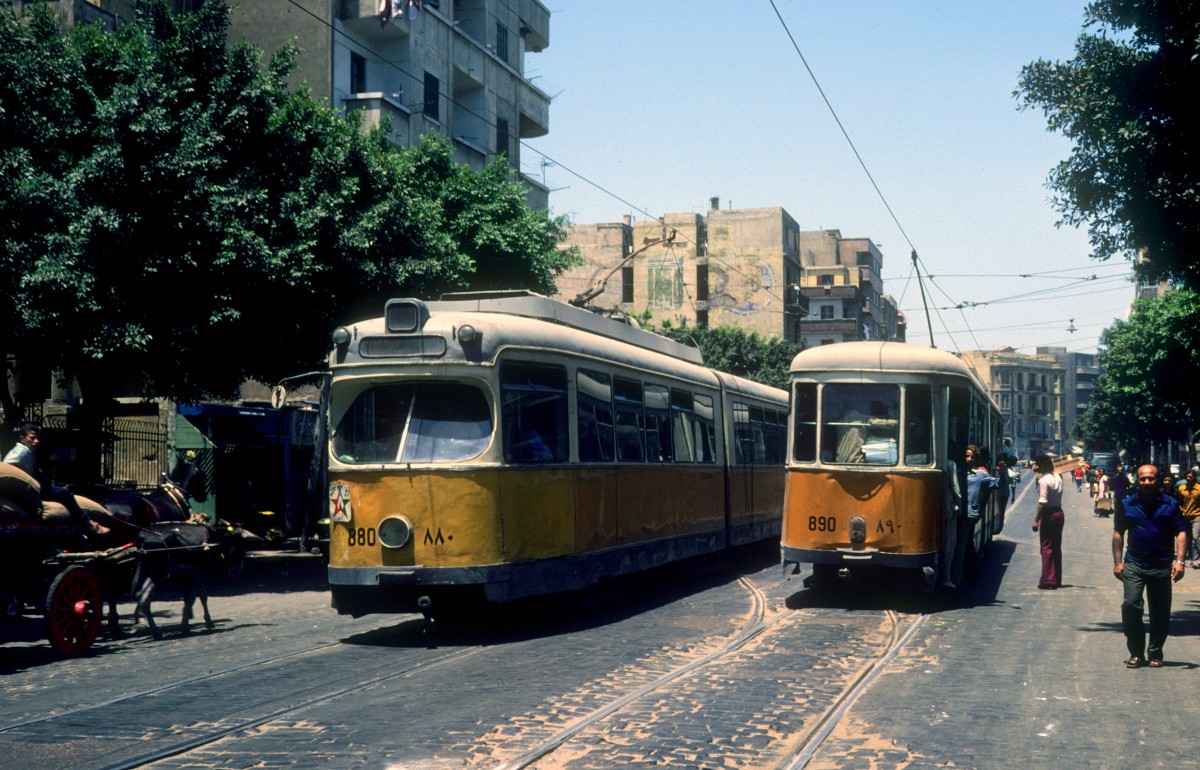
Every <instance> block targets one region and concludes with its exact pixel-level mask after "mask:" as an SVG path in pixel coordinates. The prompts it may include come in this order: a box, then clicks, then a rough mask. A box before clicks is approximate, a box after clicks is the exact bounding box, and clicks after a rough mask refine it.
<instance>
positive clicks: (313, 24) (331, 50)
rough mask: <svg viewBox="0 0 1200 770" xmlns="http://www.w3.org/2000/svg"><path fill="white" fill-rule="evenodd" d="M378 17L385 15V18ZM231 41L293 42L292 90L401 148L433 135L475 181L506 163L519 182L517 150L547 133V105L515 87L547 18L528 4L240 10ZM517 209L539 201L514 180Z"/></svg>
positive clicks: (544, 200)
mask: <svg viewBox="0 0 1200 770" xmlns="http://www.w3.org/2000/svg"><path fill="white" fill-rule="evenodd" d="M385 7H388V6H385ZM232 8H233V12H232V17H231V25H230V36H229V37H230V40H231V41H236V40H239V39H242V38H245V39H246V40H247V41H249V42H250V43H253V44H254V45H256V46H258V47H260V48H262V49H264V50H265V51H267V52H268V53H270V52H272V51H275V50H277V49H279V48H280V47H281V46H283V45H284V44H285V43H286V42H287V41H289V40H291V39H292V38H296V39H297V42H298V43H299V45H300V48H301V49H302V51H303V53H302V54H301V56H300V58H299V60H298V66H297V70H296V72H295V75H294V81H295V82H294V83H293V85H299V84H301V83H306V84H307V85H308V87H309V89H311V91H312V93H313V95H315V96H318V97H321V98H324V99H327V100H328V101H329V103H330V105H332V106H333V107H334V108H336V109H345V110H347V111H350V110H361V111H362V112H363V117H364V122H365V124H366V125H367V126H376V125H379V124H380V123H381V122H383V121H384V120H385V119H386V120H387V121H388V122H389V123H390V128H389V135H390V138H391V140H392V142H393V143H395V144H396V145H398V146H401V147H406V146H411V145H413V144H416V143H417V142H418V141H419V139H420V137H421V135H422V134H425V133H426V132H429V131H438V132H441V133H443V134H445V135H446V136H448V137H450V139H451V141H452V142H453V145H454V157H455V160H456V161H458V162H459V163H465V164H466V165H468V166H469V167H471V168H472V169H474V170H476V171H478V170H480V169H482V168H483V167H484V165H486V164H487V163H489V162H490V161H492V160H494V159H495V158H497V157H499V156H504V157H506V158H507V159H508V162H509V163H510V164H511V165H512V166H513V169H514V171H515V172H517V173H518V174H520V169H521V142H520V140H522V139H528V138H532V137H538V136H544V135H545V134H547V133H548V132H549V130H550V97H549V96H548V95H546V94H545V93H543V92H542V91H541V90H540V89H539V88H537V86H535V85H534V84H533V83H532V82H531V81H530V80H529V79H528V78H527V77H525V56H526V54H528V53H535V52H538V51H542V50H544V49H545V48H546V47H547V46H548V45H549V44H550V12H549V10H547V9H546V6H544V5H543V4H542V3H541V2H539V1H538V0H420V1H419V2H418V1H415V0H414V1H412V2H410V1H409V0H391V3H390V7H388V8H389V11H388V12H389V14H390V16H389V18H387V19H386V20H383V18H382V17H381V13H380V3H379V0H334V2H329V1H328V0H243V2H240V3H234V4H232ZM520 178H521V180H522V182H524V184H525V187H526V190H527V191H528V194H527V201H528V202H529V204H530V205H531V206H533V207H534V208H539V209H545V208H547V206H548V203H549V191H548V189H547V188H546V186H545V185H544V184H543V183H542V182H541V181H540V180H538V179H535V178H533V177H531V176H528V175H524V174H520Z"/></svg>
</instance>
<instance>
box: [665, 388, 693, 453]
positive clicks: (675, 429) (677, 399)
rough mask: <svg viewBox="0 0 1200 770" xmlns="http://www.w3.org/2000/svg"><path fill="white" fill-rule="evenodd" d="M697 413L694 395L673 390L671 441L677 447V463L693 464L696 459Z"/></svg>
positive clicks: (684, 391)
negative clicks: (694, 408) (693, 406)
mask: <svg viewBox="0 0 1200 770" xmlns="http://www.w3.org/2000/svg"><path fill="white" fill-rule="evenodd" d="M694 428H695V412H694V411H693V409H692V394H691V393H689V392H688V391H686V390H676V389H675V388H671V440H672V443H673V444H674V446H675V453H674V457H675V462H677V463H691V462H695V459H696V434H695V431H694Z"/></svg>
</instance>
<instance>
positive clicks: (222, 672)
mask: <svg viewBox="0 0 1200 770" xmlns="http://www.w3.org/2000/svg"><path fill="white" fill-rule="evenodd" d="M342 644H343V643H342V642H326V643H324V644H315V645H313V646H311V647H305V648H302V649H299V650H291V651H290V652H286V653H283V654H280V655H269V656H266V657H262V658H258V659H256V660H250V661H245V662H243V663H239V664H237V665H234V666H228V667H226V668H221V669H217V670H215V671H206V672H205V673H203V674H196V675H194V676H189V677H184V678H182V679H175V680H172V681H170V682H165V683H163V684H160V685H156V686H154V687H149V688H146V689H144V690H136V691H134V692H129V693H125V694H123V695H119V696H117V697H115V698H109V699H108V700H104V701H100V702H98V703H87V704H84V705H81V706H76V707H75V708H71V709H66V710H64V711H56V712H54V713H53V714H43V715H42V716H37V717H30V718H28V719H22V720H19V721H16V722H10V723H8V724H4V725H0V734H3V733H6V732H8V731H10V730H15V729H17V728H20V727H28V726H30V725H35V724H38V723H40V722H49V721H52V720H55V719H63V718H66V717H73V716H77V715H81V714H86V713H87V712H89V711H95V710H97V709H104V708H107V707H109V706H114V705H116V704H118V703H123V702H125V701H129V700H133V699H135V698H144V697H148V696H151V695H156V694H158V693H161V692H166V691H168V690H172V689H176V688H179V687H186V686H188V685H191V684H196V683H197V682H203V681H205V680H208V679H215V678H217V677H222V676H228V675H229V674H233V673H237V672H239V671H243V670H246V669H251V668H254V667H256V666H265V665H269V664H272V663H277V662H279V661H283V660H287V659H289V658H295V657H299V656H302V655H308V654H311V653H313V652H318V651H321V650H326V649H331V648H337V647H341V646H342Z"/></svg>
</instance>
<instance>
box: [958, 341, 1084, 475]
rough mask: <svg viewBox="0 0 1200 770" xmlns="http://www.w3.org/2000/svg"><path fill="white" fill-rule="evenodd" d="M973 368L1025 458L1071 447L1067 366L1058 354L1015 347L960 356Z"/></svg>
mask: <svg viewBox="0 0 1200 770" xmlns="http://www.w3.org/2000/svg"><path fill="white" fill-rule="evenodd" d="M959 355H960V357H961V358H962V359H963V361H964V363H966V364H967V366H969V367H971V368H972V369H973V370H974V371H975V372H976V374H977V375H978V376H979V379H980V380H981V381H982V382H983V384H984V386H985V387H987V388H988V390H989V392H990V393H991V396H992V398H993V399H994V400H995V402H996V404H997V405H999V407H1000V412H1001V413H1002V414H1003V415H1004V418H1005V433H1006V435H1007V436H1008V437H1010V438H1012V443H1013V449H1014V450H1015V451H1016V453H1017V456H1018V457H1020V458H1022V459H1032V458H1034V457H1037V456H1038V455H1039V454H1042V453H1043V452H1053V453H1055V454H1062V453H1064V451H1066V450H1069V449H1070V447H1069V433H1068V432H1067V424H1066V417H1065V415H1064V411H1065V410H1064V407H1063V404H1064V394H1063V390H1064V384H1063V380H1064V368H1063V361H1062V360H1060V358H1059V356H1058V355H1057V354H1056V353H1053V352H1049V350H1048V349H1045V348H1040V349H1039V350H1038V352H1037V353H1033V354H1028V353H1018V352H1016V351H1015V350H1014V349H1013V348H1001V349H999V350H970V351H966V352H964V353H960V354H959Z"/></svg>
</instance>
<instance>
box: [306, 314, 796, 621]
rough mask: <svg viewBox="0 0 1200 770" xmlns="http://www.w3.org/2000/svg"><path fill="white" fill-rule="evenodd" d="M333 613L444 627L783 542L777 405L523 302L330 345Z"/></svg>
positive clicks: (649, 347) (783, 410)
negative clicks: (392, 615) (412, 617)
mask: <svg viewBox="0 0 1200 770" xmlns="http://www.w3.org/2000/svg"><path fill="white" fill-rule="evenodd" d="M334 343H335V349H334V350H333V352H332V354H331V360H330V377H329V381H328V384H327V392H326V393H325V395H324V397H323V400H324V401H325V413H326V426H327V429H328V431H329V435H328V441H327V445H328V486H329V518H330V520H331V528H330V559H329V583H330V585H331V587H332V592H333V605H334V607H335V608H336V609H337V610H338V611H339V612H340V613H342V614H353V615H363V614H367V613H373V612H412V611H416V610H422V611H425V612H427V613H437V612H440V611H442V610H444V609H447V608H450V607H453V606H454V605H455V604H456V603H458V602H460V601H464V600H470V599H478V598H482V599H486V600H488V601H494V602H505V601H512V600H516V599H520V598H523V597H528V596H535V595H539V594H546V593H553V592H560V591H568V590H574V589H579V588H583V587H585V586H589V585H591V584H593V583H596V582H597V581H599V580H600V579H602V578H604V577H607V576H615V575H621V574H628V573H631V572H636V571H640V570H644V569H648V568H650V567H654V566H658V565H662V564H666V563H668V562H672V561H676V560H680V559H684V558H688V557H693V556H699V555H703V554H712V553H715V552H718V551H720V550H721V549H724V548H727V547H732V546H737V545H742V544H747V543H752V542H756V541H762V540H767V539H774V538H777V537H778V536H779V527H780V520H781V511H782V508H783V486H784V461H785V457H784V455H785V454H786V442H787V438H786V433H787V393H786V392H785V391H781V390H778V389H774V388H768V387H765V386H762V385H759V384H756V383H754V382H751V381H748V380H745V379H741V378H738V377H734V376H731V375H728V374H724V373H721V372H717V371H714V370H712V369H709V368H707V367H705V366H704V365H703V361H702V360H701V357H700V354H699V351H698V350H696V349H695V348H691V347H688V346H685V345H682V344H679V343H675V342H672V341H670V340H667V339H665V338H663V337H661V336H659V335H656V334H651V333H650V332H647V331H643V330H641V329H638V328H636V327H635V326H632V325H629V324H626V323H622V322H618V321H614V320H611V319H608V318H604V317H601V316H598V315H596V314H594V313H590V312H588V311H585V310H581V309H578V308H574V307H571V306H569V305H565V304H563V303H560V302H557V301H554V300H551V299H548V298H545V297H541V296H538V295H534V294H529V293H525V292H506V293H479V294H460V295H447V296H445V297H443V298H442V300H441V301H432V302H423V301H420V300H415V299H397V300H390V301H389V302H388V303H387V305H386V307H385V309H384V316H383V317H382V318H375V319H372V320H367V321H363V322H361V323H358V324H355V325H353V326H350V327H343V328H339V329H337V330H336V331H335V332H334Z"/></svg>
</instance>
